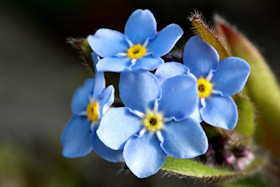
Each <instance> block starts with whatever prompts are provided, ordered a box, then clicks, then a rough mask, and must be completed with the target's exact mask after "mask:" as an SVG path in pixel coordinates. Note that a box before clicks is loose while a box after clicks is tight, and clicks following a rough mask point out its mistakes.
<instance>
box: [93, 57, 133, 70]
mask: <svg viewBox="0 0 280 187" xmlns="http://www.w3.org/2000/svg"><path fill="white" fill-rule="evenodd" d="M130 64H131V59H129V58H126V57H106V58H103V59H101V60H99V62H98V63H97V65H96V69H97V70H98V71H111V72H122V71H125V70H127V68H128V67H129V66H130Z"/></svg>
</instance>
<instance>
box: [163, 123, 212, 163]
mask: <svg viewBox="0 0 280 187" xmlns="http://www.w3.org/2000/svg"><path fill="white" fill-rule="evenodd" d="M161 135H162V139H163V142H162V144H161V147H162V149H163V150H164V151H165V153H166V154H167V155H170V156H172V157H174V158H194V157H196V156H199V155H202V154H204V153H206V151H207V148H208V140H207V137H206V134H205V132H204V131H203V129H202V127H201V125H200V124H199V123H198V122H196V121H194V120H193V119H191V118H188V119H186V120H183V121H173V120H172V121H170V122H168V123H166V125H165V126H164V128H163V129H162V130H161Z"/></svg>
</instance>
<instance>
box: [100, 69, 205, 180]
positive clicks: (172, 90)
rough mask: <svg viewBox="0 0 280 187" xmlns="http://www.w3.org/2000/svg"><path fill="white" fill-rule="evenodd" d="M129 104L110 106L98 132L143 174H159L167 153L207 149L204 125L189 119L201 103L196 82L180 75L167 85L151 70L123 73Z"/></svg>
mask: <svg viewBox="0 0 280 187" xmlns="http://www.w3.org/2000/svg"><path fill="white" fill-rule="evenodd" d="M119 89H120V97H121V99H122V101H123V103H124V104H125V107H120V108H112V109H110V110H109V111H108V112H107V113H106V114H105V115H104V116H103V118H102V119H101V122H100V127H99V128H98V130H97V135H98V137H99V138H100V140H101V141H102V142H103V143H104V144H105V145H107V146H108V147H110V148H112V149H114V150H122V149H123V156H124V160H125V163H126V165H127V166H128V168H129V169H130V170H131V171H132V173H134V174H135V175H136V176H137V177H139V178H144V177H148V176H150V175H153V174H155V173H156V172H157V171H158V170H159V169H160V168H161V166H162V165H163V163H164V161H165V159H166V156H167V155H169V156H171V157H174V158H193V157H196V156H198V155H201V154H204V153H205V152H206V150H207V148H208V141H207V137H206V135H205V133H204V131H203V129H202V127H201V126H200V124H199V123H198V122H197V121H195V120H193V119H192V118H189V115H190V114H191V113H193V112H194V110H195V108H196V106H197V105H198V92H197V87H196V81H195V79H194V78H193V77H192V76H189V75H178V76H175V77H173V78H170V79H168V80H166V81H165V82H164V83H163V84H162V85H160V83H159V82H158V80H157V78H156V77H155V76H154V75H153V74H152V73H150V72H146V71H135V72H124V73H121V75H120V83H119Z"/></svg>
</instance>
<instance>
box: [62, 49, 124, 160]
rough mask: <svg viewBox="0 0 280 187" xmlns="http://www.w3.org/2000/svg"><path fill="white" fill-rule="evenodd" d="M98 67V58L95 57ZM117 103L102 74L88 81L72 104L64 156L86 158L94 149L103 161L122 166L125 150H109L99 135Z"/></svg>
mask: <svg viewBox="0 0 280 187" xmlns="http://www.w3.org/2000/svg"><path fill="white" fill-rule="evenodd" d="M92 58H93V61H94V63H95V64H96V63H97V61H98V57H97V55H96V54H95V53H92ZM113 101H114V87H113V86H109V87H107V88H106V89H105V79H104V75H103V73H101V72H96V73H95V79H87V80H86V81H85V82H84V85H83V86H82V87H80V88H79V89H78V90H77V91H76V92H75V94H74V96H73V100H72V112H73V116H72V117H71V119H70V120H69V121H68V123H67V125H66V126H65V128H64V131H63V133H62V136H61V143H62V145H63V152H62V154H63V155H64V156H65V157H69V158H74V157H81V156H85V155H87V154H88V153H89V152H90V151H91V150H92V149H93V150H94V151H95V152H96V153H97V154H98V155H99V156H101V157H102V158H104V159H106V160H108V161H111V162H119V161H122V160H123V156H122V150H118V151H115V150H112V149H110V148H108V147H106V146H105V145H104V144H103V143H102V142H101V141H100V139H99V138H98V137H97V135H96V130H97V129H98V126H99V121H100V119H102V116H103V115H104V113H105V112H106V111H107V110H108V108H109V106H110V105H111V104H112V103H113Z"/></svg>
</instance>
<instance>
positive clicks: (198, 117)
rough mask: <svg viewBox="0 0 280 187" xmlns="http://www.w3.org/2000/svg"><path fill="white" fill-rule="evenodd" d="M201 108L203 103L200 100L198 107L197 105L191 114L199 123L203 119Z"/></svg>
mask: <svg viewBox="0 0 280 187" xmlns="http://www.w3.org/2000/svg"><path fill="white" fill-rule="evenodd" d="M200 108H201V105H200V102H199V103H198V105H197V107H195V109H194V112H193V113H192V114H191V115H190V116H189V117H190V118H192V119H194V120H195V121H197V122H198V123H200V122H202V121H203V119H202V117H201V114H200Z"/></svg>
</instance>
